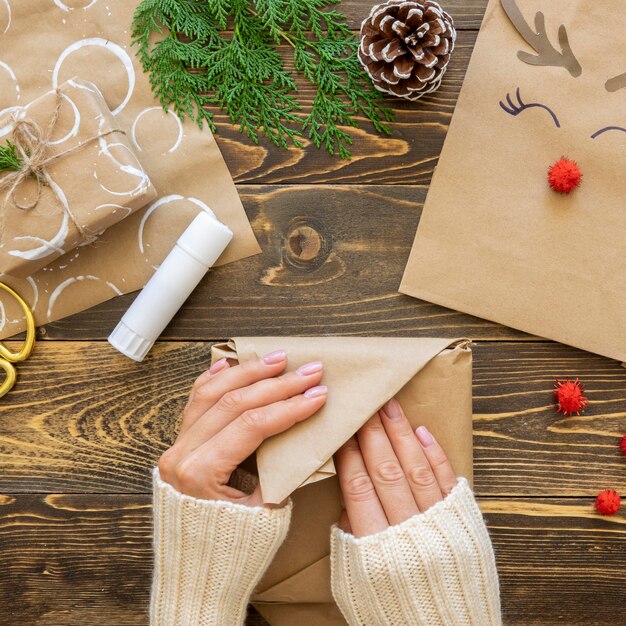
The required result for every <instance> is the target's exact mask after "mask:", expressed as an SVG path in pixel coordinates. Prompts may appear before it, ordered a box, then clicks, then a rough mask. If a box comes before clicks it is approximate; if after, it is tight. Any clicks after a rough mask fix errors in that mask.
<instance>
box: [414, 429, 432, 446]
mask: <svg viewBox="0 0 626 626" xmlns="http://www.w3.org/2000/svg"><path fill="white" fill-rule="evenodd" d="M415 434H416V435H417V438H418V439H419V442H420V443H421V444H422V445H423V446H424V447H425V448H427V447H428V446H431V445H432V444H433V443H435V440H434V439H433V436H432V435H431V434H430V433H429V432H428V429H427V428H426V426H420V427H419V428H418V429H417V430H416V431H415Z"/></svg>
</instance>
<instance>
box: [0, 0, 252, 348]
mask: <svg viewBox="0 0 626 626" xmlns="http://www.w3.org/2000/svg"><path fill="white" fill-rule="evenodd" d="M135 8H136V3H135V2H127V1H126V0H106V1H105V0H63V1H61V0H58V1H56V0H55V1H54V2H53V1H52V0H6V1H4V0H0V111H1V110H3V109H5V110H6V109H8V111H5V112H9V113H10V112H11V110H13V109H12V107H16V106H24V105H25V104H27V103H29V102H31V101H33V100H35V99H36V98H38V97H39V96H41V95H43V94H45V93H47V92H49V91H50V90H51V89H55V88H57V87H58V86H60V85H62V84H63V83H64V82H66V81H67V80H69V79H71V78H72V77H75V76H77V77H79V78H82V79H84V80H89V81H90V82H92V83H94V84H95V85H96V86H97V87H98V89H99V90H100V91H101V92H102V94H103V96H104V98H105V100H106V103H107V105H108V107H109V109H110V110H111V113H112V115H113V117H114V118H115V122H116V123H118V124H119V125H120V127H121V128H123V129H124V130H125V131H126V132H127V137H128V139H129V140H130V142H131V144H132V145H133V147H134V149H135V151H136V153H137V156H138V158H139V161H140V162H141V164H142V166H143V168H144V169H145V171H146V173H147V174H148V176H149V177H150V180H151V181H152V183H153V185H154V186H155V187H156V189H157V191H158V194H159V197H158V198H157V199H156V200H155V201H154V202H152V203H150V204H149V205H148V206H147V207H145V208H144V209H141V210H139V211H137V212H135V213H134V214H133V215H131V216H129V217H128V218H126V219H124V220H122V221H121V222H119V223H118V224H115V225H114V226H111V227H110V228H108V229H107V231H106V232H105V233H104V234H103V235H102V237H100V238H99V239H98V241H97V243H96V244H95V245H92V246H83V247H79V248H76V249H75V250H73V251H72V252H70V253H68V254H66V255H64V256H62V257H60V258H58V259H56V260H55V261H53V262H52V263H50V264H48V265H47V266H46V267H45V268H42V269H41V270H39V271H38V272H36V273H35V274H33V275H32V276H30V277H29V278H28V279H17V278H11V277H7V276H0V280H3V281H5V282H6V283H8V284H9V285H10V286H11V287H13V288H14V289H15V290H16V291H18V293H20V295H22V296H23V297H24V298H25V299H26V300H27V301H28V302H29V304H30V305H31V306H33V308H34V312H35V319H36V321H37V323H38V324H45V323H47V322H50V321H53V320H57V319H60V318H62V317H66V316H68V315H71V314H72V313H76V312H77V311H82V310H83V309H86V308H89V307H92V306H94V305H96V304H98V303H100V302H103V301H104V300H108V299H109V298H112V297H113V296H115V295H118V294H121V293H127V292H130V291H135V290H136V289H139V288H141V287H143V286H144V285H145V283H146V282H147V281H148V279H149V278H150V276H151V275H152V274H153V272H154V270H155V268H156V267H158V265H159V264H160V263H161V261H162V260H163V259H164V258H165V256H166V255H167V253H168V252H169V251H170V250H171V248H172V246H173V245H174V243H175V241H176V240H177V239H178V237H179V236H180V235H181V234H182V232H183V231H184V230H185V228H186V227H187V226H188V225H189V223H190V222H191V220H192V219H193V218H194V217H195V216H196V215H197V213H198V211H200V210H203V209H206V208H210V209H212V210H213V211H214V213H215V214H216V216H217V217H218V219H219V220H220V221H222V222H224V223H225V224H226V225H227V226H228V227H229V228H230V229H231V230H232V231H233V232H234V234H235V236H234V239H233V241H232V243H231V244H230V245H229V246H228V248H226V251H225V252H224V254H223V255H222V256H221V257H220V259H219V260H218V265H221V264H224V263H230V262H232V261H237V260H239V259H242V258H244V257H247V256H250V255H253V254H257V253H258V252H259V251H260V249H259V246H258V244H257V242H256V239H255V237H254V234H253V233H252V229H251V227H250V223H249V222H248V219H247V217H246V214H245V211H244V209H243V206H242V204H241V200H240V199H239V196H238V194H237V191H236V189H235V185H234V183H233V180H232V178H231V176H230V173H229V172H228V169H227V167H226V164H225V163H224V159H223V158H222V155H221V153H220V151H219V148H218V146H217V144H216V143H215V139H214V137H213V135H212V134H211V132H210V131H209V130H208V129H206V128H205V129H203V130H200V129H199V128H198V126H197V124H195V123H193V122H184V123H181V122H180V120H179V118H178V117H177V116H176V115H175V114H174V113H173V112H171V111H168V112H165V111H163V109H162V108H161V107H160V106H159V105H158V103H157V102H156V101H155V100H154V97H153V95H152V91H151V89H150V85H149V83H148V78H147V77H146V75H145V74H144V73H143V71H142V69H141V66H140V65H139V63H138V61H137V59H136V58H135V54H134V49H133V48H132V46H131V33H130V31H131V22H132V16H133V12H134V10H135ZM23 328H24V323H23V315H22V313H21V311H20V309H19V306H18V305H17V304H16V303H14V302H12V301H11V300H10V299H9V298H5V296H1V297H0V337H8V336H10V335H13V334H15V333H17V332H19V331H20V330H22V329H23Z"/></svg>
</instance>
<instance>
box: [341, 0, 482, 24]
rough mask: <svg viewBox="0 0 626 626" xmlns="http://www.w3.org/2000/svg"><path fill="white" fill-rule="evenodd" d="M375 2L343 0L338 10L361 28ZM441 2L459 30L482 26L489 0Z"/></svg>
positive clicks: (370, 0) (369, 0)
mask: <svg viewBox="0 0 626 626" xmlns="http://www.w3.org/2000/svg"><path fill="white" fill-rule="evenodd" d="M374 4H377V2H374V0H342V2H341V5H340V6H339V7H338V10H339V11H342V12H343V13H344V15H346V16H347V18H348V21H349V23H350V26H351V27H352V28H354V29H359V28H360V25H361V22H362V21H363V19H364V18H365V17H366V16H367V15H368V14H369V12H370V10H371V8H372V6H373V5H374ZM439 4H441V6H442V7H443V8H444V9H445V10H446V11H447V12H448V13H450V15H452V17H453V18H454V23H455V24H456V27H457V29H458V30H468V29H476V28H479V27H480V24H481V22H482V19H483V15H484V13H485V8H486V6H487V0H441V2H440V3H439Z"/></svg>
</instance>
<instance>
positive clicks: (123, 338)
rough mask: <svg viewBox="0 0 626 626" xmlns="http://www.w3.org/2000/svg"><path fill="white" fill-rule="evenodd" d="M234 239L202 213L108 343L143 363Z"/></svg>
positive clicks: (212, 217)
mask: <svg viewBox="0 0 626 626" xmlns="http://www.w3.org/2000/svg"><path fill="white" fill-rule="evenodd" d="M232 238H233V233H232V232H231V231H230V229H229V228H228V227H226V226H224V224H222V223H221V222H219V221H218V220H217V219H216V218H215V216H213V215H212V213H208V212H207V211H202V212H201V213H199V214H198V215H197V216H196V217H195V218H194V220H193V221H192V222H191V224H190V225H189V226H188V227H187V230H185V232H184V233H183V234H182V235H181V236H180V237H179V239H178V241H177V242H176V244H175V245H174V247H173V248H172V250H171V252H170V253H169V254H168V255H167V257H166V258H165V260H164V261H163V263H161V265H160V267H159V269H158V270H157V271H156V272H155V273H154V275H153V276H152V278H151V279H150V280H149V281H148V284H147V285H146V286H145V287H144V288H143V289H142V291H141V292H140V293H139V295H138V296H137V297H136V298H135V301H134V302H133V303H132V305H131V307H130V308H129V309H128V311H126V313H125V314H124V317H123V318H122V319H121V321H120V323H119V324H118V325H117V326H116V328H115V330H114V331H113V332H112V333H111V335H110V336H109V343H110V344H111V345H112V346H113V347H114V348H116V349H117V350H119V351H120V352H121V353H122V354H124V355H126V356H127V357H129V358H131V359H133V360H135V361H142V360H143V359H144V357H145V356H146V354H148V352H149V351H150V348H152V346H153V345H154V342H155V341H156V340H157V339H158V337H159V335H160V334H161V333H162V332H163V330H164V329H165V327H166V326H167V325H168V324H169V323H170V321H171V320H172V318H173V317H174V315H176V313H177V311H178V310H179V309H180V308H181V307H182V305H183V304H184V302H185V300H187V298H188V297H189V295H190V294H191V292H192V291H193V290H194V289H195V288H196V286H197V285H198V283H199V282H200V281H201V280H202V277H203V276H204V275H205V274H206V273H207V272H208V271H209V268H211V267H212V266H213V264H214V263H215V261H217V259H218V258H219V256H220V255H221V254H222V252H224V250H225V249H226V246H227V245H228V244H229V243H230V241H231V239H232Z"/></svg>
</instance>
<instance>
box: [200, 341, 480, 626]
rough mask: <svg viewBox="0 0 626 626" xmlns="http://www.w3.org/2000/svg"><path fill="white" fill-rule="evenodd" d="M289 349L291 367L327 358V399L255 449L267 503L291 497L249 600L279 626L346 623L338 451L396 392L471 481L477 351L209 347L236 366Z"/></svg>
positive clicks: (384, 345)
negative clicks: (273, 551) (335, 536)
mask: <svg viewBox="0 0 626 626" xmlns="http://www.w3.org/2000/svg"><path fill="white" fill-rule="evenodd" d="M278 348H283V349H286V350H287V355H288V359H289V363H288V368H287V369H288V371H293V370H295V369H296V368H297V367H299V366H300V365H302V364H304V363H306V362H308V361H312V360H317V359H320V360H322V361H323V363H324V379H323V383H324V384H327V385H328V386H329V395H328V402H327V404H326V406H325V407H324V408H322V409H321V410H320V411H319V412H318V413H317V414H315V415H314V416H312V417H311V418H309V419H308V420H306V421H304V422H301V423H300V424H297V425H296V426H294V427H293V428H291V429H289V431H287V432H285V433H282V434H281V435H278V436H276V437H272V438H271V439H269V440H267V441H266V442H264V443H263V444H262V446H261V447H260V448H259V450H258V451H257V456H256V463H257V468H258V473H259V479H260V483H261V489H262V493H263V499H264V501H265V502H270V503H277V502H282V501H283V500H284V499H285V498H287V497H289V496H291V498H292V499H293V501H294V509H293V517H292V523H291V527H290V531H289V535H288V536H287V539H286V540H285V543H284V544H283V545H282V547H281V548H280V550H279V552H278V554H277V556H276V557H275V559H274V561H273V562H272V564H271V566H270V568H269V569H268V571H267V572H266V574H265V576H264V577H263V579H262V581H261V583H260V584H259V586H258V587H257V590H256V592H255V594H254V596H253V598H252V601H253V603H254V606H255V607H256V608H257V610H258V611H259V612H260V613H261V614H262V615H263V616H264V617H265V618H266V619H267V620H268V621H269V623H270V624H271V625H272V626H293V624H298V623H299V624H306V625H307V626H328V625H329V624H330V625H339V624H342V625H345V621H344V619H343V617H342V616H341V613H340V611H339V609H338V608H337V606H336V605H335V603H334V600H333V597H332V594H331V590H330V557H329V538H330V527H331V525H332V524H334V523H336V522H337V520H338V519H339V513H340V511H341V504H340V499H339V487H338V482H337V479H336V476H335V468H334V464H333V458H332V455H333V454H334V453H335V451H336V450H337V449H338V448H339V447H340V446H341V445H342V444H343V443H344V442H345V441H346V440H347V439H349V438H350V437H351V436H352V435H353V434H354V433H355V432H356V431H357V430H358V429H359V428H360V427H361V426H362V425H363V424H364V423H365V422H366V421H367V420H368V419H369V418H370V417H371V416H372V415H373V414H374V413H375V412H376V411H377V410H378V409H379V408H380V407H381V406H382V405H383V404H384V403H385V402H386V401H387V400H389V399H390V398H391V397H393V396H396V397H397V398H398V400H399V401H400V403H401V404H402V406H403V408H404V410H405V412H406V414H407V416H408V418H409V420H410V421H411V423H412V425H413V426H414V427H417V426H418V425H421V424H423V425H425V426H426V427H427V428H428V429H429V430H431V432H432V433H433V434H434V435H435V437H436V438H437V440H438V441H439V442H440V443H441V445H442V446H443V447H444V449H445V450H446V452H447V453H448V456H449V458H450V460H451V462H452V465H453V467H454V469H455V471H456V473H457V475H460V476H466V477H467V478H468V479H470V480H471V479H472V355H471V351H470V349H469V342H468V341H467V340H451V339H396V338H393V339H389V338H366V339H364V338H353V337H281V338H273V337H254V338H253V337H245V338H237V339H233V340H231V341H229V342H228V343H225V344H216V345H214V346H213V348H212V360H213V361H215V360H217V359H220V358H222V357H226V358H228V359H229V360H230V362H231V363H236V362H245V361H247V360H250V359H255V358H259V357H261V356H262V355H263V354H267V353H268V352H271V351H272V350H276V349H278Z"/></svg>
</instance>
